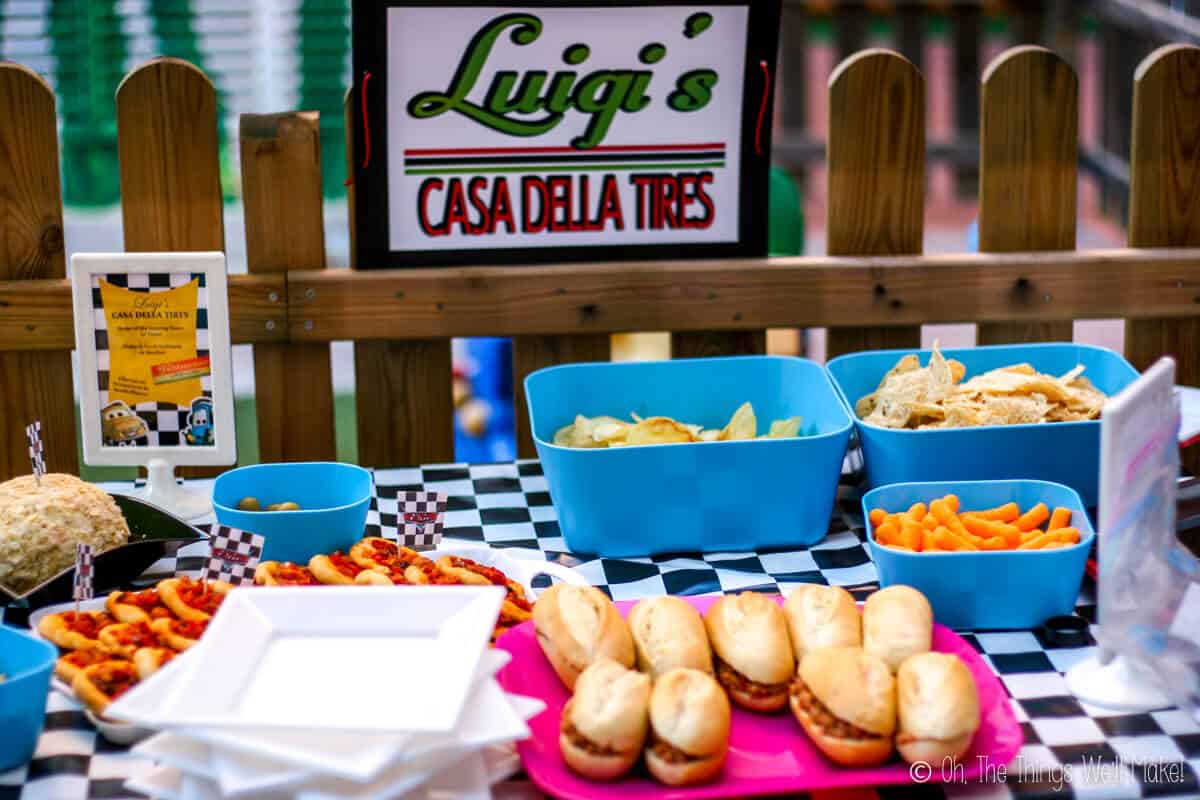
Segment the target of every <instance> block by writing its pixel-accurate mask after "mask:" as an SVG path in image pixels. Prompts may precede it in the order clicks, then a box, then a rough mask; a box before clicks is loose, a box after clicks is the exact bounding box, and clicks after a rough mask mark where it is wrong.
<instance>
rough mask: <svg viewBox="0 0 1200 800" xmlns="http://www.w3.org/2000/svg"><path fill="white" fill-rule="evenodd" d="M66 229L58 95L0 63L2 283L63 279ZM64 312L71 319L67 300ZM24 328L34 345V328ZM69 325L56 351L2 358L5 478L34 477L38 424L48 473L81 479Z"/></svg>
mask: <svg viewBox="0 0 1200 800" xmlns="http://www.w3.org/2000/svg"><path fill="white" fill-rule="evenodd" d="M62 224H63V223H62V188H61V186H60V184H59V176H58V128H57V123H56V120H55V111H54V92H53V91H52V90H51V89H50V87H49V86H48V85H47V84H46V82H45V81H44V80H42V78H41V77H40V76H38V75H37V74H36V73H34V72H32V71H31V70H28V69H26V68H24V67H21V66H18V65H17V64H10V63H0V281H8V280H20V279H25V280H37V279H46V278H65V277H66V259H65V255H64V252H63V227H62ZM65 307H66V311H67V314H68V316H69V315H70V310H71V299H70V296H69V295H68V296H67V297H66V298H65ZM4 310H5V309H4V308H0V312H3V311H4ZM25 324H26V325H33V330H32V331H26V332H27V333H31V334H32V336H31V337H29V338H30V339H33V340H36V335H37V333H38V330H37V322H36V321H34V322H27V323H25ZM72 324H73V323H71V322H68V326H67V327H68V332H69V337H68V339H67V340H66V341H64V342H61V343H60V347H58V348H55V349H56V350H57V351H58V352H32V351H33V350H35V349H37V348H22V349H21V350H18V351H16V352H2V353H0V420H3V421H4V422H3V425H2V426H0V480H7V479H9V478H11V477H14V476H16V475H25V474H28V473H29V471H30V465H29V450H28V449H27V447H28V446H27V444H26V442H25V430H24V429H25V425H27V424H28V423H30V422H33V421H34V420H39V419H40V420H41V421H42V440H43V442H44V444H45V455H46V466H47V468H48V469H49V470H50V471H52V472H67V473H71V474H75V475H77V474H79V455H78V449H77V445H76V439H75V391H74V388H73V386H72V377H71V348H72V347H74V341H75V340H74V329H73V327H72ZM26 341H29V339H27V340H26ZM63 345H65V346H63Z"/></svg>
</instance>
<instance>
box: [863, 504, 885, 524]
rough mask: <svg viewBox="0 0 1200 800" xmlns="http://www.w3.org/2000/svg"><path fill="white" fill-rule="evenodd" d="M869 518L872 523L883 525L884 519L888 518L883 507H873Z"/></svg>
mask: <svg viewBox="0 0 1200 800" xmlns="http://www.w3.org/2000/svg"><path fill="white" fill-rule="evenodd" d="M867 518H868V519H870V520H871V524H872V525H882V524H883V521H884V520H885V519H887V512H886V511H884V510H883V509H882V508H872V509H871V513H870V514H868V515H867Z"/></svg>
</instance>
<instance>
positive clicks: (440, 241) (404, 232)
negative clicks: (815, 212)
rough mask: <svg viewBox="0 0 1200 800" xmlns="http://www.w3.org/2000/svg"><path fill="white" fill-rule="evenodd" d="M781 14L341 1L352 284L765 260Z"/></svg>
mask: <svg viewBox="0 0 1200 800" xmlns="http://www.w3.org/2000/svg"><path fill="white" fill-rule="evenodd" d="M779 6H780V0H717V2H711V3H696V2H671V1H670V0H666V1H665V2H664V1H662V0H660V1H659V2H652V3H631V2H624V3H621V2H603V1H602V0H601V1H596V0H593V2H564V0H557V1H554V0H542V1H539V0H534V2H528V3H523V4H521V5H517V6H503V5H497V4H495V3H479V2H457V1H453V0H452V1H451V2H442V3H437V4H433V3H429V2H414V1H413V0H353V4H352V7H353V16H354V21H353V37H354V76H355V87H354V94H353V104H354V109H353V110H354V114H353V115H352V117H353V119H354V121H355V122H354V132H353V136H354V152H355V156H356V157H355V172H354V183H355V198H356V202H355V224H356V225H357V248H358V262H359V265H360V266H361V267H362V268H373V267H395V266H437V265H452V264H469V263H491V264H495V263H520V262H526V263H528V262H547V261H567V260H606V259H617V258H621V259H627V258H683V257H710V258H715V257H730V256H761V255H765V254H766V237H767V216H768V214H767V177H768V169H769V165H770V153H771V114H772V102H771V98H772V94H773V92H774V81H773V76H774V72H775V51H776V47H777V42H778V31H779Z"/></svg>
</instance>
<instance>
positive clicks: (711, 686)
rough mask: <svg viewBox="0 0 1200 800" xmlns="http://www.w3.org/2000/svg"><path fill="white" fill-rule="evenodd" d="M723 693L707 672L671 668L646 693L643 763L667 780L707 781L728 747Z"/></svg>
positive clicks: (678, 783) (681, 783) (726, 703)
mask: <svg viewBox="0 0 1200 800" xmlns="http://www.w3.org/2000/svg"><path fill="white" fill-rule="evenodd" d="M729 723H730V708H729V698H728V697H726V696H725V692H724V691H722V690H721V687H720V685H719V684H718V683H717V682H716V681H715V680H713V678H712V676H711V675H709V674H708V673H707V672H701V671H700V670H698V669H686V668H681V669H673V670H671V671H670V672H667V673H665V674H664V675H662V676H661V677H659V679H658V680H657V681H655V682H654V689H653V691H651V693H650V746H649V747H648V748H647V749H646V767H647V768H648V769H649V770H650V774H651V775H653V776H654V777H655V778H657V779H658V780H659V781H662V782H663V783H665V784H667V785H669V786H684V785H688V784H693V783H703V782H705V781H711V780H713V779H714V778H716V777H717V776H718V775H719V774H720V773H721V767H722V766H724V764H725V753H726V752H727V751H728V750H729Z"/></svg>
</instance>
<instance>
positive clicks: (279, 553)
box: [213, 461, 371, 564]
mask: <svg viewBox="0 0 1200 800" xmlns="http://www.w3.org/2000/svg"><path fill="white" fill-rule="evenodd" d="M243 497H256V498H258V502H259V503H260V504H261V505H262V507H263V508H266V507H267V506H268V505H270V504H271V503H282V502H285V501H288V500H291V501H292V502H295V503H298V504H299V505H300V508H301V510H300V511H239V510H238V508H237V504H238V501H239V500H241V499H242V498H243ZM370 504H371V473H370V472H368V471H367V470H365V469H363V468H362V467H359V466H355V465H354V464H338V463H335V462H322V461H315V462H301V463H290V464H256V465H254V466H249V467H239V468H238V469H234V470H230V471H229V472H226V473H224V474H222V475H221V476H219V477H218V478H217V480H216V483H215V484H213V509H214V511H215V512H216V515H217V522H219V523H220V524H222V525H228V526H229V527H231V528H237V529H239V530H243V531H250V532H251V533H257V534H260V535H262V536H265V537H266V539H267V541H266V544H265V545H264V549H263V556H262V557H263V560H264V561H268V560H269V561H294V562H296V563H298V564H306V563H308V560H309V559H310V558H312V557H313V556H315V555H317V554H318V553H329V552H332V551H334V550H346V549H347V548H349V547H350V545H352V544H354V543H355V542H356V541H358V540H359V539H360V538H362V535H363V529H364V527H365V525H366V522H367V509H368V507H369V506H370Z"/></svg>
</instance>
